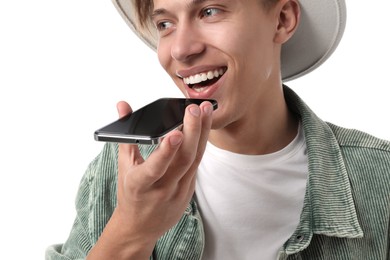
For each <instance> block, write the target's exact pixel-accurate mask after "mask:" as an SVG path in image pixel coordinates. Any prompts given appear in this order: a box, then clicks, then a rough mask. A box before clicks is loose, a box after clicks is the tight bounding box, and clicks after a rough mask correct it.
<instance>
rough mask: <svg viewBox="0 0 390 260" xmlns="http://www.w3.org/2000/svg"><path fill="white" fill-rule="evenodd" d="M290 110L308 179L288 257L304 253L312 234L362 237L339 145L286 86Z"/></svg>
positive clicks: (290, 240) (330, 132)
mask: <svg viewBox="0 0 390 260" xmlns="http://www.w3.org/2000/svg"><path fill="white" fill-rule="evenodd" d="M284 94H285V99H286V102H287V104H288V106H289V108H290V109H291V110H292V111H293V112H295V113H296V114H297V115H298V116H299V117H300V118H301V120H302V126H303V131H304V134H305V139H306V144H307V149H308V161H309V175H308V181H307V187H306V194H305V199H304V206H303V211H302V214H301V220H300V223H299V226H298V228H297V229H296V231H295V232H294V234H293V236H292V237H291V238H290V239H289V240H288V241H287V242H286V244H285V245H284V249H285V252H286V253H287V254H292V253H296V252H298V251H301V250H303V249H305V248H306V247H307V246H308V245H309V244H310V241H311V238H312V236H313V234H321V235H327V236H334V237H344V238H358V237H363V231H362V229H361V227H360V225H359V222H358V219H357V214H356V210H355V205H354V201H353V197H352V193H351V186H350V183H349V179H348V174H347V170H346V167H345V165H344V160H343V156H342V152H341V150H340V147H339V144H338V141H337V140H336V137H335V135H334V133H333V131H332V130H331V129H330V127H329V126H328V124H327V123H326V122H324V121H322V120H321V119H320V118H318V117H317V116H316V115H315V114H314V113H313V112H312V111H311V110H310V108H309V107H308V106H307V105H306V104H305V103H304V102H303V101H302V100H301V99H300V98H299V97H298V95H297V94H295V93H294V92H293V91H292V90H291V89H289V88H288V87H287V86H284Z"/></svg>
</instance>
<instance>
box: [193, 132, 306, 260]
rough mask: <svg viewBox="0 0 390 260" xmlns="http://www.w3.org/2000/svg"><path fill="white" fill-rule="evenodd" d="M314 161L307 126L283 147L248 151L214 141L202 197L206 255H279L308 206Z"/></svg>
mask: <svg viewBox="0 0 390 260" xmlns="http://www.w3.org/2000/svg"><path fill="white" fill-rule="evenodd" d="M307 173H308V162H307V152H306V143H305V140H304V135H303V130H302V129H301V127H300V128H299V131H298V135H297V136H296V137H295V139H294V140H293V141H292V142H291V143H290V144H289V145H287V146H286V147H285V148H283V149H282V150H280V151H278V152H275V153H272V154H267V155H242V154H236V153H232V152H229V151H225V150H222V149H219V148H217V147H215V146H213V145H212V144H210V143H208V144H207V148H206V151H205V154H204V156H203V159H202V162H201V164H200V166H199V169H198V173H197V182H196V190H195V191H196V199H197V202H198V205H199V209H200V213H201V215H202V219H203V223H204V229H205V243H206V245H205V249H204V253H203V259H204V260H216V259H217V260H219V259H224V260H229V259H232V260H237V259H240V260H243V259H251V260H252V259H262V260H267V259H272V260H274V259H276V257H277V254H278V251H279V249H280V248H281V246H282V245H283V244H284V242H285V241H287V239H288V238H289V237H290V236H291V235H292V234H293V232H294V231H295V229H296V227H297V226H298V223H299V218H300V213H301V211H302V208H303V199H304V195H305V188H306V179H307Z"/></svg>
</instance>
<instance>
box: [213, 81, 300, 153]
mask: <svg viewBox="0 0 390 260" xmlns="http://www.w3.org/2000/svg"><path fill="white" fill-rule="evenodd" d="M260 99H261V100H257V102H254V105H253V106H251V107H250V110H248V112H247V113H246V115H245V116H244V117H242V118H240V119H239V120H237V121H235V122H233V123H231V124H229V125H228V126H226V127H224V128H221V129H217V130H212V131H211V133H210V136H209V141H210V142H211V143H212V144H213V145H215V146H217V147H219V148H221V149H224V150H228V151H231V152H235V153H240V154H258V155H260V154H269V153H273V152H277V151H279V150H281V149H283V148H284V147H286V146H287V145H288V144H289V143H290V142H291V141H292V140H293V139H294V138H295V136H296V135H297V131H298V119H297V118H296V117H295V116H294V114H293V113H291V111H290V110H289V109H288V107H287V104H286V101H285V99H284V94H283V89H282V87H280V88H279V89H278V90H277V91H276V93H275V95H272V98H270V96H263V97H262V98H260Z"/></svg>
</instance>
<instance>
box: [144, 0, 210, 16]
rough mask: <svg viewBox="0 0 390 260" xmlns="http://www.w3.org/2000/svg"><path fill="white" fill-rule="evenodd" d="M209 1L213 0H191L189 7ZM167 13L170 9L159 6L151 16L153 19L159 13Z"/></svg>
mask: <svg viewBox="0 0 390 260" xmlns="http://www.w3.org/2000/svg"><path fill="white" fill-rule="evenodd" d="M208 1H211V0H191V1H190V2H189V3H188V4H187V7H188V8H191V7H193V6H195V5H199V4H201V3H204V2H208ZM166 13H169V11H168V10H166V9H165V8H159V9H155V10H153V12H152V14H151V15H150V17H151V18H152V19H153V18H154V17H156V16H158V15H162V14H166Z"/></svg>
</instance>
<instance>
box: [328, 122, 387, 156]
mask: <svg viewBox="0 0 390 260" xmlns="http://www.w3.org/2000/svg"><path fill="white" fill-rule="evenodd" d="M327 124H328V126H329V127H330V128H331V130H332V131H333V133H334V135H335V137H336V139H337V141H338V143H339V145H340V147H342V148H345V147H350V148H356V149H366V150H367V149H368V150H370V149H372V150H375V151H377V152H383V153H384V154H388V155H390V141H387V140H383V139H380V138H377V137H375V136H373V135H370V134H368V133H365V132H362V131H359V130H356V129H349V128H344V127H340V126H337V125H334V124H331V123H327Z"/></svg>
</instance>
